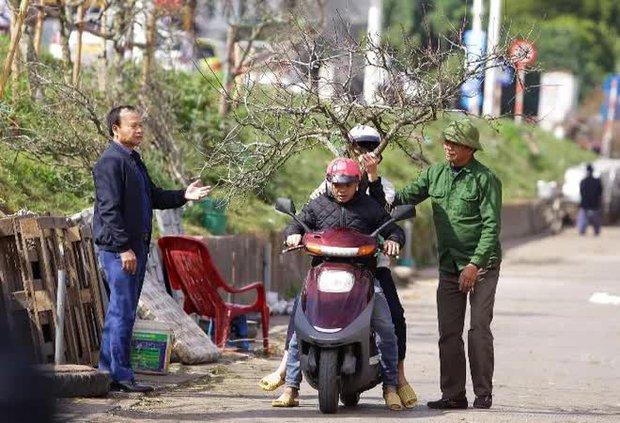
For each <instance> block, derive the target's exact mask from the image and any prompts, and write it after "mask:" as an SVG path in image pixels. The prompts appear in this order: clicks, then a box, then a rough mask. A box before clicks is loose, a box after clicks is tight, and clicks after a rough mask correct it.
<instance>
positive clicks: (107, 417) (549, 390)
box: [73, 228, 620, 422]
mask: <svg viewBox="0 0 620 423" xmlns="http://www.w3.org/2000/svg"><path fill="white" fill-rule="evenodd" d="M428 276H429V279H423V280H421V281H419V282H418V283H416V284H415V285H414V286H412V287H410V288H407V289H404V290H402V292H401V296H402V298H403V302H404V305H405V308H406V317H407V321H408V336H409V339H408V346H409V352H408V357H407V361H406V363H407V374H408V375H409V377H410V379H411V380H412V382H413V383H412V384H413V386H414V388H415V389H416V390H417V392H418V397H419V399H420V404H421V405H420V406H419V407H417V408H416V409H414V410H411V411H406V412H399V413H396V412H389V411H387V410H386V409H385V408H384V406H383V401H382V398H381V392H380V390H379V388H375V389H374V390H372V391H370V392H367V393H365V394H364V395H363V396H362V401H361V406H360V407H358V408H355V409H344V408H341V409H340V411H339V414H338V415H336V416H323V415H321V414H320V413H319V411H318V403H317V399H316V393H315V392H314V391H313V390H312V389H311V388H310V387H309V386H308V385H303V386H302V394H303V395H302V397H301V403H302V406H301V407H299V408H297V409H273V408H271V407H270V400H271V399H272V398H274V397H275V396H276V395H275V394H271V393H263V392H261V391H260V390H259V389H257V388H255V387H256V383H257V381H258V378H259V377H260V376H261V375H263V374H264V373H265V372H266V371H267V370H270V369H272V368H273V367H274V366H275V364H274V363H275V361H274V360H273V359H272V360H268V359H260V358H257V359H251V360H247V361H244V362H241V363H237V364H235V365H232V366H227V368H221V373H220V375H219V376H216V377H212V378H210V379H200V380H198V381H196V382H195V383H188V384H186V385H183V386H181V387H179V388H176V389H173V390H168V391H163V392H161V393H160V394H158V395H154V396H149V397H141V398H138V397H134V398H129V399H125V400H123V401H121V402H118V401H117V402H116V403H115V404H114V406H115V407H116V408H115V409H112V410H111V411H108V412H107V414H103V415H102V414H100V413H101V411H102V410H105V408H101V404H100V408H99V409H97V410H98V413H99V414H88V415H87V414H86V413H87V411H85V410H86V409H85V408H84V409H82V410H84V412H81V411H80V409H79V408H75V407H73V416H76V417H77V416H79V417H81V418H83V419H85V420H89V421H93V420H96V421H107V422H111V421H153V420H157V421H216V420H217V421H265V422H267V421H269V422H272V421H278V422H280V421H282V422H285V421H291V422H302V421H303V422H307V421H367V422H375V421H393V420H400V419H410V420H412V421H415V420H420V421H421V420H424V421H429V422H620V305H609V304H598V303H593V302H590V301H589V299H590V298H591V296H592V295H593V294H594V293H597V292H599V293H607V294H610V295H616V296H620V228H605V230H604V231H603V233H602V235H601V236H600V237H599V238H594V237H592V236H589V237H585V238H581V237H579V236H578V235H577V234H576V233H575V232H574V231H571V230H569V231H566V232H564V233H562V234H561V235H559V236H556V237H549V238H543V239H538V240H531V241H529V242H527V243H523V244H521V245H518V246H513V247H512V248H510V249H508V251H507V252H506V258H505V260H504V263H503V267H502V274H501V277H500V285H499V288H498V293H497V300H496V307H495V320H494V333H495V346H496V372H495V381H494V384H495V399H494V406H493V408H492V409H491V410H488V411H487V410H474V409H469V410H462V411H455V412H441V411H435V410H430V409H428V408H427V407H426V405H425V404H426V402H427V401H429V400H433V399H437V398H438V397H439V387H438V379H439V366H438V357H437V356H438V353H437V324H436V311H435V288H436V284H437V282H436V280H435V278H434V277H433V275H432V274H430V275H428ZM282 329H283V328H282V327H279V328H276V331H280V332H281V331H282ZM468 394H469V397H470V401H471V400H473V392H472V389H471V383H469V385H468ZM108 401H109V400H108ZM108 404H109V403H108ZM74 406H75V404H74ZM96 406H97V404H92V403H91V407H95V408H96ZM93 413H94V412H93Z"/></svg>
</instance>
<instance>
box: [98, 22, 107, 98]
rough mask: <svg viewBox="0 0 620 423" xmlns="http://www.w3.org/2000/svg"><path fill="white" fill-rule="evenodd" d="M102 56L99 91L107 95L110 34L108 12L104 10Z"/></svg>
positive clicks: (99, 70)
mask: <svg viewBox="0 0 620 423" xmlns="http://www.w3.org/2000/svg"><path fill="white" fill-rule="evenodd" d="M101 34H102V35H103V37H101V43H102V46H101V54H100V55H99V57H98V58H97V59H98V60H97V62H98V69H97V71H98V74H99V77H98V78H97V79H98V82H99V83H98V86H97V88H98V90H99V92H100V93H105V92H106V91H107V80H108V72H107V70H108V43H109V41H108V40H106V38H105V37H106V35H107V34H108V10H104V11H103V13H102V15H101Z"/></svg>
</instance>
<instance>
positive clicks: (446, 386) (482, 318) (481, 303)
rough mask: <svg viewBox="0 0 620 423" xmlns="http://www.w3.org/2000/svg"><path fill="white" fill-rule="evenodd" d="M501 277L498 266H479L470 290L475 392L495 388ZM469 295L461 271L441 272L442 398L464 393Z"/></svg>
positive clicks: (471, 363)
mask: <svg viewBox="0 0 620 423" xmlns="http://www.w3.org/2000/svg"><path fill="white" fill-rule="evenodd" d="M498 278H499V266H498V267H496V268H493V269H486V270H480V271H479V272H478V281H477V282H476V285H475V286H474V289H473V291H472V292H470V293H469V303H470V307H471V310H470V311H471V313H470V314H471V322H470V329H469V332H468V334H467V342H468V356H469V367H470V370H471V379H472V382H473V384H474V394H475V395H476V396H485V395H490V394H491V393H492V392H493V366H494V356H493V334H492V333H491V321H492V320H493V306H494V304H495V290H496V288H497V280H498ZM467 295H468V294H465V293H463V292H461V291H459V275H458V274H451V273H443V272H441V273H440V274H439V286H438V288H437V316H438V320H439V361H440V363H441V392H442V397H443V398H458V397H462V396H464V395H465V377H466V373H465V372H466V364H465V348H464V344H463V326H464V323H465V308H466V307H467Z"/></svg>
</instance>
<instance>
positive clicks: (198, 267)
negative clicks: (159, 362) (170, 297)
mask: <svg viewBox="0 0 620 423" xmlns="http://www.w3.org/2000/svg"><path fill="white" fill-rule="evenodd" d="M158 244H159V248H160V250H161V253H162V258H163V262H164V266H165V267H166V271H167V272H168V279H169V281H170V284H171V285H172V287H173V288H174V289H181V290H182V291H183V294H184V296H185V303H184V304H183V309H184V310H185V312H186V313H198V314H200V315H202V316H206V317H208V318H210V319H212V320H214V321H215V342H216V344H217V346H218V347H219V348H223V347H224V345H225V343H226V340H227V339H228V331H229V328H230V321H231V320H232V319H233V318H235V317H237V316H240V315H242V314H247V313H249V312H252V311H260V313H261V316H262V326H263V346H264V347H265V349H267V348H269V339H268V337H269V306H268V305H267V299H266V297H265V287H264V286H263V284H262V282H254V283H251V284H249V285H247V286H244V287H243V288H239V289H237V288H233V287H231V286H229V285H228V284H227V283H226V281H225V280H224V279H223V278H222V276H221V275H220V272H219V271H218V270H217V268H216V267H215V263H214V262H213V260H212V259H211V255H210V254H209V250H208V249H207V246H206V245H205V243H203V242H201V241H199V240H197V239H194V238H190V237H186V236H165V237H162V238H160V239H159V241H158ZM220 289H222V290H224V291H226V292H230V293H232V294H238V293H242V292H248V291H252V290H256V301H255V302H254V304H250V305H242V304H233V303H227V302H225V301H224V300H223V299H222V297H221V296H220V293H219V290H220Z"/></svg>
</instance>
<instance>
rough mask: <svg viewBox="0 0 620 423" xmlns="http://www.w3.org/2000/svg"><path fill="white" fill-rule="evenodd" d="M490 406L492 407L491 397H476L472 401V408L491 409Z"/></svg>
mask: <svg viewBox="0 0 620 423" xmlns="http://www.w3.org/2000/svg"><path fill="white" fill-rule="evenodd" d="M491 405H493V395H484V396H482V397H476V399H475V400H474V408H491Z"/></svg>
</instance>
